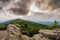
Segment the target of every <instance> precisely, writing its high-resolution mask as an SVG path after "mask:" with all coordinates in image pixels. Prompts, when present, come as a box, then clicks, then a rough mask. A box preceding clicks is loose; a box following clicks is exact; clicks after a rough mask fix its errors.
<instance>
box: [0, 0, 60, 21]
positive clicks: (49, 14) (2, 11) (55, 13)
mask: <svg viewBox="0 0 60 40" xmlns="http://www.w3.org/2000/svg"><path fill="white" fill-rule="evenodd" d="M58 1H59V0H58ZM18 2H19V0H17V1H15V2H13V1H11V2H10V3H8V2H5V3H3V2H2V1H0V7H1V8H0V22H3V21H7V20H12V19H17V18H19V19H25V20H31V21H35V22H40V21H55V20H58V21H60V8H59V7H58V6H57V7H58V8H56V7H55V8H56V9H54V10H52V9H53V7H54V6H52V5H51V6H49V7H47V6H46V5H48V4H46V3H45V2H44V3H40V6H39V7H37V6H36V5H37V4H36V5H35V3H36V2H35V1H33V2H31V3H30V4H29V7H28V8H27V7H26V8H24V7H23V6H22V7H23V8H24V10H23V11H22V12H21V13H22V14H24V13H26V15H20V14H18V13H19V12H13V11H12V10H9V9H11V8H15V6H16V7H17V8H20V7H19V5H17V3H18ZM27 3H28V2H27ZM13 4H16V5H13ZM22 4H23V3H22ZM25 6H27V5H25ZM26 9H27V10H28V9H29V10H28V12H27V10H26ZM15 10H16V9H15ZM17 14H18V15H17Z"/></svg>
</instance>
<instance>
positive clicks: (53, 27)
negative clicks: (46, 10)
mask: <svg viewBox="0 0 60 40" xmlns="http://www.w3.org/2000/svg"><path fill="white" fill-rule="evenodd" d="M56 28H60V25H59V24H58V22H57V21H56V20H55V21H54V24H53V25H52V26H50V25H48V26H47V27H46V29H49V30H53V29H56Z"/></svg>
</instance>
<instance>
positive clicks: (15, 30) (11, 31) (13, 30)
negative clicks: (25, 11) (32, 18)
mask: <svg viewBox="0 0 60 40" xmlns="http://www.w3.org/2000/svg"><path fill="white" fill-rule="evenodd" d="M7 32H8V40H20V37H21V33H20V28H19V26H16V25H12V24H9V25H8V26H7Z"/></svg>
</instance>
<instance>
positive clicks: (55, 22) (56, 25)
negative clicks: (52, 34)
mask: <svg viewBox="0 0 60 40" xmlns="http://www.w3.org/2000/svg"><path fill="white" fill-rule="evenodd" d="M53 27H54V28H56V27H58V22H57V21H56V20H55V21H54V25H53Z"/></svg>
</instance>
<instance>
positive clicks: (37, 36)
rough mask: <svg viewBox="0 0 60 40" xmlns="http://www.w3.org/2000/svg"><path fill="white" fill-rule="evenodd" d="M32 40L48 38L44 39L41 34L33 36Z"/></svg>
mask: <svg viewBox="0 0 60 40" xmlns="http://www.w3.org/2000/svg"><path fill="white" fill-rule="evenodd" d="M33 40H48V38H46V37H44V36H43V35H42V34H35V35H34V36H33Z"/></svg>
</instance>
